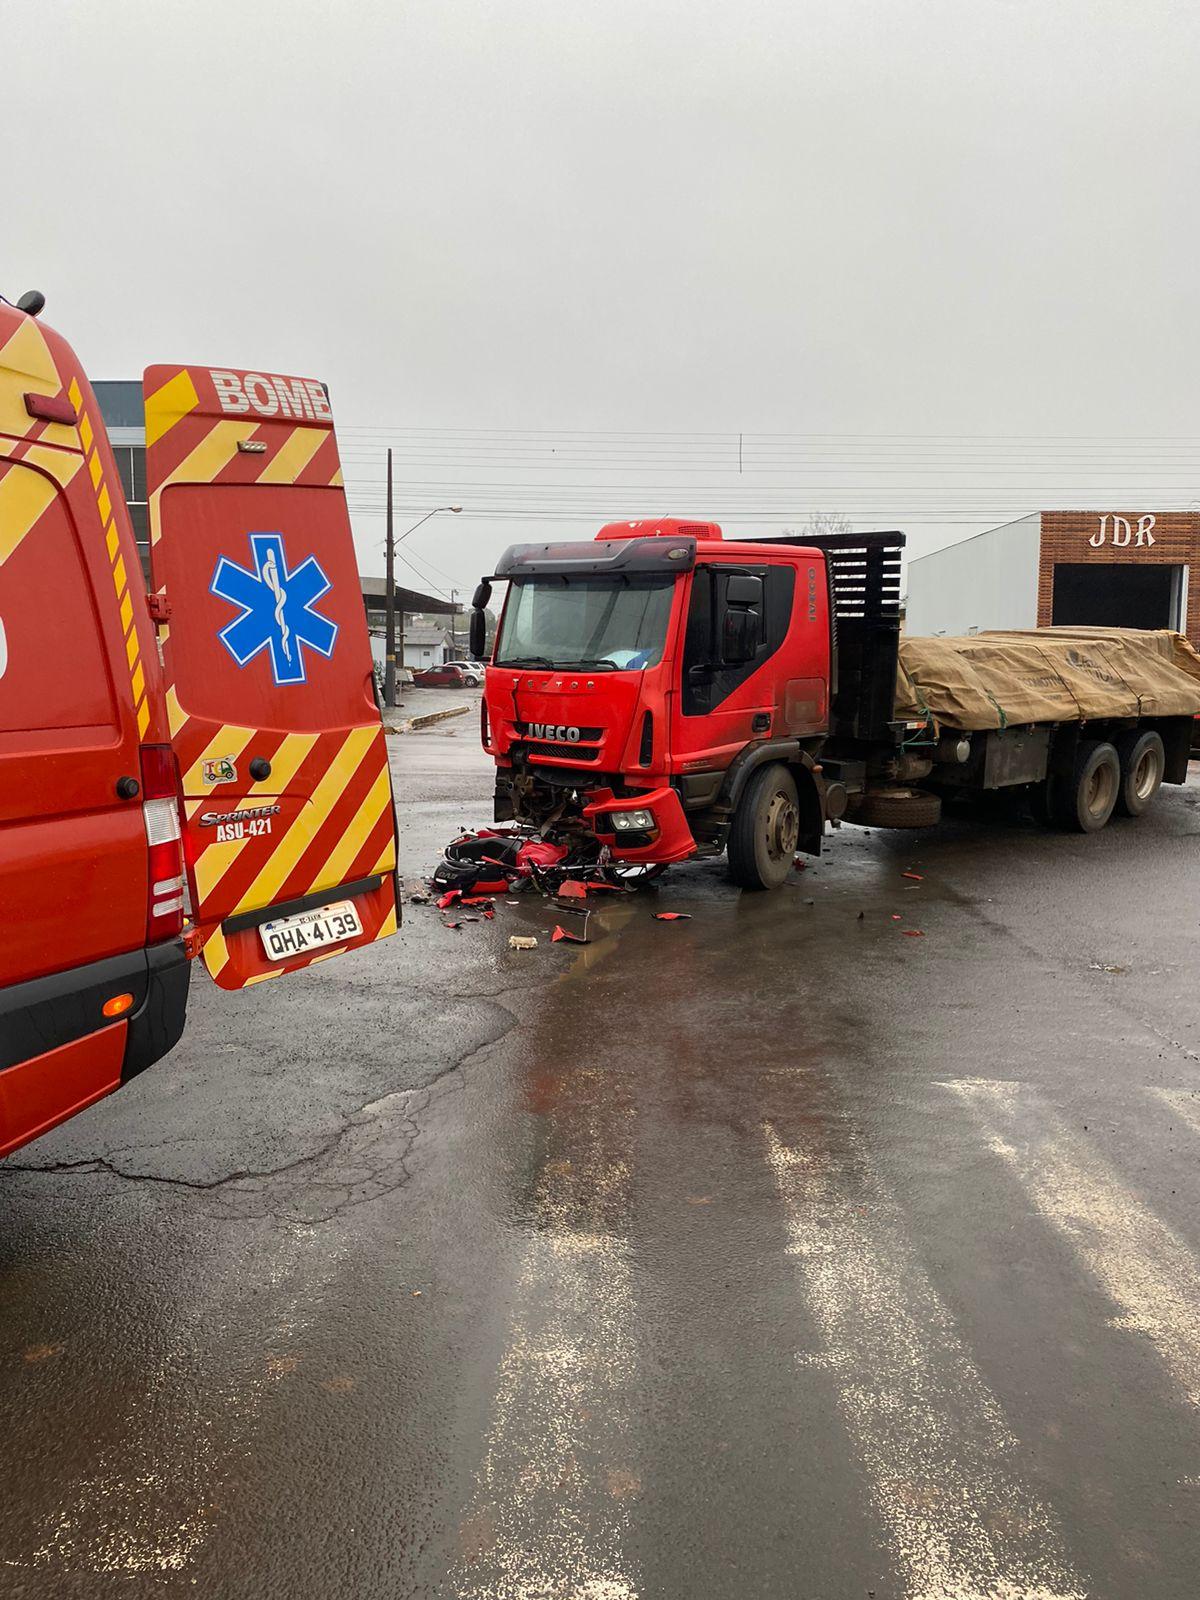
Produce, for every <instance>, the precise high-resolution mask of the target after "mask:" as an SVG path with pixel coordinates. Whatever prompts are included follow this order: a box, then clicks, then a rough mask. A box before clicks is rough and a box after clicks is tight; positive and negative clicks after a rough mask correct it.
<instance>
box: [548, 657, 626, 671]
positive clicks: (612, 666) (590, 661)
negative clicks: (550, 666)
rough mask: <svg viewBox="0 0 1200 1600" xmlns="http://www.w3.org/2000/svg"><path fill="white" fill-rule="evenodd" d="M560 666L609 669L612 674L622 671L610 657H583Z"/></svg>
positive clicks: (563, 662)
mask: <svg viewBox="0 0 1200 1600" xmlns="http://www.w3.org/2000/svg"><path fill="white" fill-rule="evenodd" d="M559 665H560V666H563V667H607V668H608V670H609V671H610V672H617V671H619V670H620V669H619V668H618V666H617V663H616V662H615V661H613V660H611V659H610V658H609V657H608V656H581V657H580V658H579V660H578V661H562V662H560V663H559Z"/></svg>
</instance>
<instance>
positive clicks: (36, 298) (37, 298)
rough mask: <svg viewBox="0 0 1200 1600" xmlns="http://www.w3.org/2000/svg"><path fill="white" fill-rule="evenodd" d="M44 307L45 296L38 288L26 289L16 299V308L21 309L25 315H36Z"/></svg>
mask: <svg viewBox="0 0 1200 1600" xmlns="http://www.w3.org/2000/svg"><path fill="white" fill-rule="evenodd" d="M45 307H46V296H45V295H44V294H43V293H42V291H41V290H40V289H26V291H25V293H24V294H23V295H22V296H21V298H20V299H19V300H18V301H17V310H18V311H23V312H24V313H25V315H26V316H29V317H36V316H37V315H38V314H39V312H41V311H44V310H45Z"/></svg>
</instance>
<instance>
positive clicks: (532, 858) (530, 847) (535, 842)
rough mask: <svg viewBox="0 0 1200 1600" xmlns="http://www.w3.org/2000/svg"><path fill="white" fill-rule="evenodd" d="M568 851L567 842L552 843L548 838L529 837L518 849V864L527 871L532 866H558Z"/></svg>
mask: <svg viewBox="0 0 1200 1600" xmlns="http://www.w3.org/2000/svg"><path fill="white" fill-rule="evenodd" d="M566 853H567V847H566V845H565V844H551V843H550V841H549V840H548V839H527V840H526V841H525V843H524V844H523V845H522V846H521V848H520V849H519V850H518V851H517V866H518V867H520V868H521V869H522V870H523V871H526V872H528V871H529V869H530V868H531V867H556V866H557V865H558V863H559V862H560V861H561V860H562V859H563V858H564V857H565V855H566Z"/></svg>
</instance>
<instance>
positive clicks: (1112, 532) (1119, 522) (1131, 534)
mask: <svg viewBox="0 0 1200 1600" xmlns="http://www.w3.org/2000/svg"><path fill="white" fill-rule="evenodd" d="M1155 521H1156V518H1155V517H1154V515H1153V514H1152V513H1150V512H1147V514H1146V515H1145V516H1142V517H1139V518H1138V519H1137V525H1136V527H1135V526H1134V524H1133V523H1132V522H1131V521H1130V519H1129V518H1128V517H1118V516H1117V515H1116V513H1115V512H1111V511H1106V512H1105V513H1104V515H1103V516H1102V517H1101V518H1100V519H1099V527H1097V529H1096V531H1095V532H1094V533H1093V534H1092V535H1091V537H1090V538H1089V539H1088V543H1089V544H1090V545H1092V546H1093V548H1095V549H1099V547H1100V546H1101V545H1103V544H1111V545H1114V546H1115V547H1116V548H1117V549H1118V550H1123V549H1124V548H1125V546H1126V545H1128V544H1131V543H1132V544H1133V545H1134V546H1135V547H1143V546H1144V547H1149V546H1150V545H1152V544H1153V543H1154V534H1153V533H1152V532H1151V529H1152V528H1153V527H1154V524H1155Z"/></svg>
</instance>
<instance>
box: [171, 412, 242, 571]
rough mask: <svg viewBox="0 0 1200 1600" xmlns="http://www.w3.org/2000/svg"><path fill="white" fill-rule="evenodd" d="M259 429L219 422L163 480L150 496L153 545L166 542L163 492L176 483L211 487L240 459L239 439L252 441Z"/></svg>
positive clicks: (236, 423) (239, 423)
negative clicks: (223, 469)
mask: <svg viewBox="0 0 1200 1600" xmlns="http://www.w3.org/2000/svg"><path fill="white" fill-rule="evenodd" d="M257 427H258V423H257V421H255V422H229V421H224V422H216V423H214V424H213V426H212V427H211V428H210V429H209V430H208V432H207V433H206V434H205V435H204V437H203V439H201V441H200V443H199V444H198V445H196V447H195V449H193V450H192V451H190V452H189V454H188V455H186V456H185V457H184V458H183V460H182V461H181V462H180V463H179V465H178V466H177V467H176V468H175V470H174V472H172V473H170V474H169V476H167V477H166V478H164V479H163V481H162V482H161V483H160V484H159V486H158V488H157V489H155V490H154V492H153V494H152V495H151V496H150V542H151V544H157V543H158V541H159V539H161V538H162V513H161V502H162V492H163V490H164V489H165V488H166V487H167V486H168V484H172V483H211V482H212V480H213V479H214V478H215V477H216V475H217V473H218V472H220V470H221V468H222V467H227V466H228V465H229V463H230V462H231V461H232V460H233V458H234V456H235V455H237V447H238V440H239V439H248V438H249V437H250V435H251V434H252V433H253V432H254V431H255V429H256V428H257Z"/></svg>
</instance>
